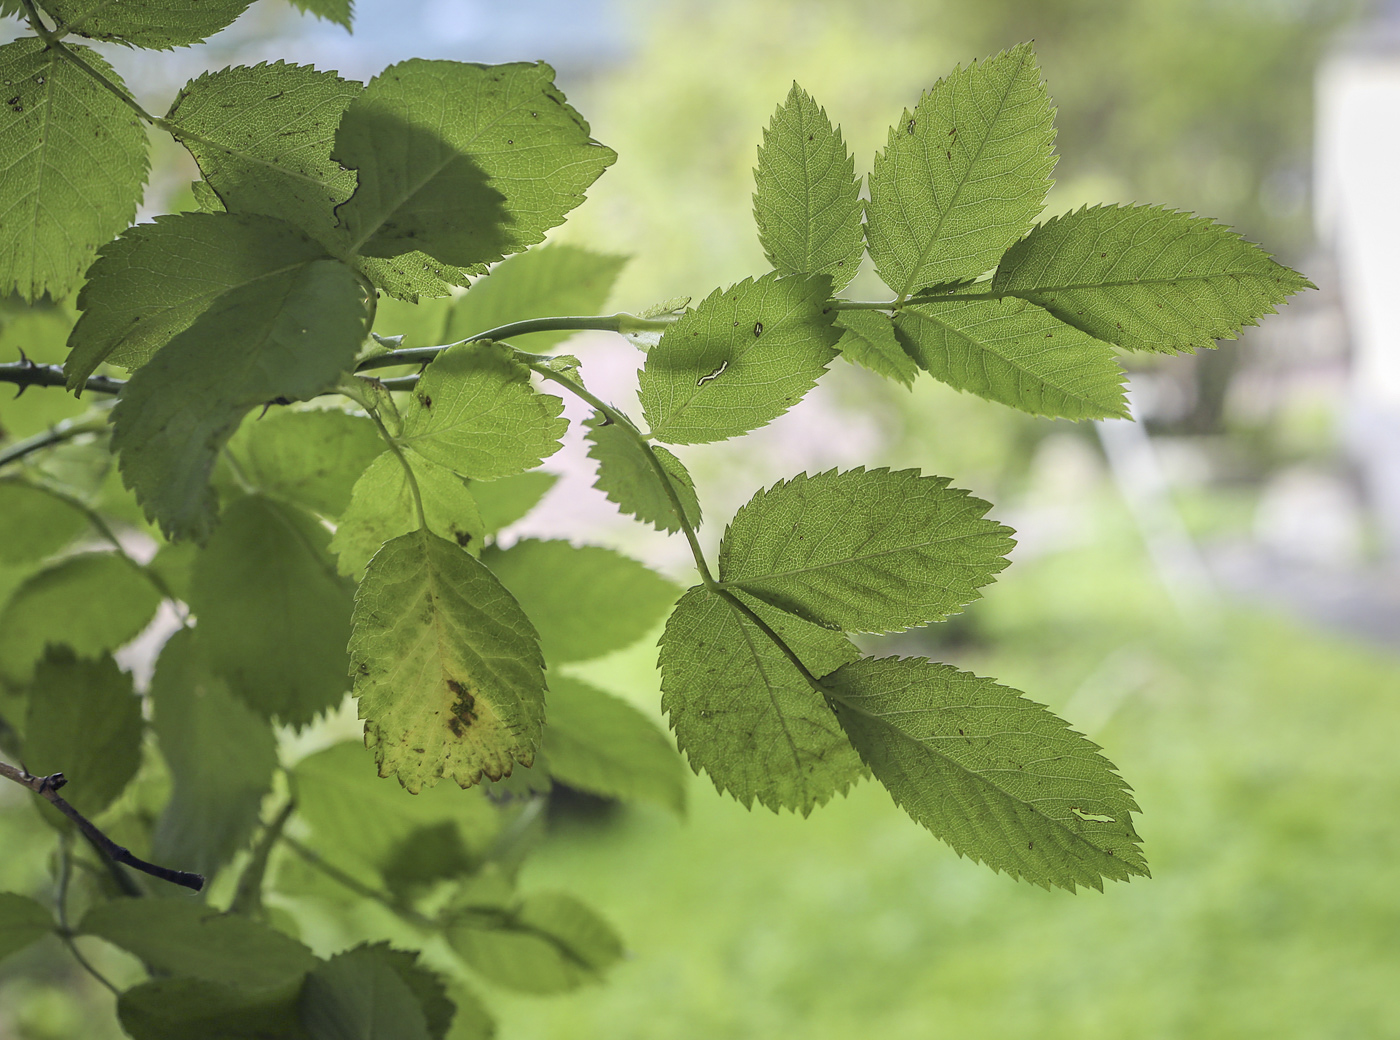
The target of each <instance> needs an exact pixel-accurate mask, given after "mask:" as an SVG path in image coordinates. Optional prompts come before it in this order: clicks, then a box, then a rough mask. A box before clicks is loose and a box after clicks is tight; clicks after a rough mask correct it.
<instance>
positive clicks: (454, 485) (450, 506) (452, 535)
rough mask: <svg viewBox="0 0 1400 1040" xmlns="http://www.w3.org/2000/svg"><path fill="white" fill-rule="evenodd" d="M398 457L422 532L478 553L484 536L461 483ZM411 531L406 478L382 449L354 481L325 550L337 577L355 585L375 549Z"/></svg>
mask: <svg viewBox="0 0 1400 1040" xmlns="http://www.w3.org/2000/svg"><path fill="white" fill-rule="evenodd" d="M381 443H382V442H381ZM404 459H405V461H406V462H407V463H408V465H409V467H410V468H411V469H412V470H413V479H414V480H415V481H417V484H418V494H419V496H420V497H421V498H422V501H423V516H424V517H425V518H426V520H427V522H428V530H429V531H432V532H433V533H434V534H436V535H438V536H440V537H442V538H446V539H448V540H450V541H453V542H456V543H457V544H458V545H460V546H461V547H462V548H463V549H466V550H467V551H468V552H470V553H472V554H473V555H475V554H476V553H478V552H479V551H480V549H481V544H482V540H483V539H484V538H485V537H486V525H485V523H484V521H483V520H482V519H481V514H480V513H479V512H478V511H477V507H476V500H475V499H474V498H473V497H472V493H471V491H469V490H468V489H467V482H466V481H464V480H463V479H462V478H461V477H459V476H457V474H455V473H453V472H452V471H451V470H450V469H447V468H446V467H443V466H439V465H438V464H437V463H435V462H429V461H428V460H427V459H425V458H423V457H421V456H419V455H415V454H414V453H412V452H408V453H406V454H405V456H404ZM417 529H418V509H417V506H416V505H415V504H414V501H413V488H412V486H411V485H410V484H409V482H408V475H407V474H406V473H405V472H404V468H403V463H401V462H400V461H399V460H398V458H397V457H396V456H395V455H394V453H393V452H392V451H386V452H384V453H383V454H381V455H380V456H379V457H378V458H376V459H375V460H374V461H373V462H371V463H370V464H369V467H368V468H367V469H365V471H364V472H363V473H362V474H360V479H359V480H357V481H355V488H354V491H353V492H352V494H351V497H350V505H349V508H347V509H346V510H345V513H344V514H343V515H342V516H341V518H340V522H339V523H338V524H337V525H336V529H335V537H334V538H332V539H331V551H332V552H334V553H335V554H336V556H337V558H338V563H337V565H336V566H337V567H338V569H339V570H340V573H341V574H348V575H350V576H351V577H353V578H354V579H355V580H356V581H359V580H360V579H361V578H362V577H363V576H364V573H365V566H366V565H367V564H368V563H369V560H370V557H371V556H373V555H374V554H375V553H377V552H378V551H379V547H380V546H382V545H383V544H384V543H385V542H388V541H391V540H393V539H394V538H397V537H398V536H399V535H401V534H407V533H408V532H409V531H415V530H417Z"/></svg>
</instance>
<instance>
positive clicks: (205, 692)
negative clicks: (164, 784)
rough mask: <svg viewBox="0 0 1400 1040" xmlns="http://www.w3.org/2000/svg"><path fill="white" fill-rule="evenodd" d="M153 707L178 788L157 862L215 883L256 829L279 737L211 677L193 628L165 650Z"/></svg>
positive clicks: (157, 840)
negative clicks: (217, 874) (193, 873)
mask: <svg viewBox="0 0 1400 1040" xmlns="http://www.w3.org/2000/svg"><path fill="white" fill-rule="evenodd" d="M150 700H151V706H152V708H153V709H154V719H153V722H152V728H153V729H154V730H155V735H156V740H157V741H158V742H159V744H160V751H161V754H162V755H163V756H164V757H165V761H166V763H167V764H168V765H169V766H170V778H171V781H172V786H173V790H172V792H171V795H170V801H169V802H168V803H167V804H166V806H165V809H164V810H163V811H162V812H161V815H160V819H159V820H158V821H157V823H156V829H155V836H154V839H153V841H152V847H151V855H152V857H153V858H154V859H155V860H156V861H158V862H161V863H178V864H180V866H181V868H182V869H185V870H193V871H196V872H198V873H200V874H205V875H209V876H212V875H213V874H215V873H217V872H218V870H219V868H221V867H223V866H224V865H225V864H227V863H228V862H229V860H231V859H232V858H233V856H234V854H235V853H237V852H238V851H239V850H240V849H241V848H243V847H244V845H245V844H246V843H247V841H248V838H249V836H250V835H251V834H252V833H253V828H254V827H256V826H257V823H258V816H259V810H260V809H261V807H262V800H263V796H264V795H266V794H267V793H268V791H270V790H271V789H272V774H273V771H274V770H275V769H276V768H277V741H276V738H275V737H274V735H273V733H272V730H271V729H269V728H268V726H267V723H266V722H264V721H263V720H262V719H261V718H259V717H258V716H257V715H255V714H254V713H253V712H252V711H250V710H249V709H248V708H247V707H246V706H245V705H244V704H243V702H242V701H240V700H238V699H237V698H235V697H234V696H233V694H232V693H231V692H230V691H229V688H228V685H227V683H225V682H223V681H222V680H221V679H219V678H218V677H217V676H215V675H213V674H212V673H211V672H210V671H209V668H208V666H207V665H206V664H205V663H204V661H202V660H201V659H200V654H199V650H198V636H196V634H195V632H194V631H193V630H192V629H182V630H180V631H179V632H176V633H175V634H174V635H173V636H171V637H170V640H169V642H167V643H166V644H165V648H164V649H163V650H162V651H161V654H160V660H159V661H158V662H157V664H156V672H155V676H154V678H152V680H151V690H150Z"/></svg>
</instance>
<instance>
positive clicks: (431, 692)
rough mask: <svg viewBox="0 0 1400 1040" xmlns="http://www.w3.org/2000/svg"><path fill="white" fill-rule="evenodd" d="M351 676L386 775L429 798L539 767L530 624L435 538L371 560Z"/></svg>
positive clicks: (403, 538)
mask: <svg viewBox="0 0 1400 1040" xmlns="http://www.w3.org/2000/svg"><path fill="white" fill-rule="evenodd" d="M350 657H351V674H352V675H354V677H355V695H356V696H357V697H358V698H359V699H360V717H361V718H363V719H365V742H366V744H367V745H368V746H370V747H372V748H374V749H375V757H376V759H377V761H378V762H379V773H380V775H381V776H391V775H397V776H398V779H399V782H400V783H401V784H403V785H404V787H406V788H407V789H408V790H410V791H414V792H417V791H418V790H420V789H421V788H422V787H424V786H432V785H433V784H435V783H436V782H437V781H438V779H439V778H441V777H449V778H450V779H453V780H455V781H457V783H458V784H459V785H461V786H462V787H467V786H469V785H471V784H474V783H476V782H477V781H478V780H480V779H481V777H482V776H483V775H485V776H489V777H490V778H491V779H493V780H498V779H500V778H501V777H503V776H507V775H509V773H510V771H511V769H512V768H513V767H514V765H515V763H516V762H519V763H521V764H523V765H527V766H528V765H529V764H530V763H531V762H533V761H534V757H535V749H536V748H537V747H538V746H539V742H540V731H541V727H542V726H543V724H544V672H543V668H544V659H543V657H541V655H540V649H539V637H538V636H537V635H536V634H535V630H534V627H533V626H532V625H531V624H530V620H529V618H527V617H526V616H525V613H524V612H523V611H522V610H521V609H520V607H519V605H518V604H517V603H516V602H515V600H514V599H513V598H512V597H511V595H510V593H509V592H507V591H506V589H505V586H503V585H502V584H501V583H500V582H499V581H498V580H497V579H496V577H495V575H493V574H492V573H491V572H490V571H489V570H487V568H486V567H485V566H484V565H483V564H482V563H481V562H480V561H478V560H476V559H475V558H474V557H472V556H470V555H469V554H468V553H467V552H466V551H465V550H463V549H462V548H461V547H460V546H458V545H456V544H455V543H453V542H448V541H445V540H444V539H442V538H439V537H437V535H434V534H431V533H429V532H427V531H415V532H413V533H412V534H405V535H400V536H399V537H398V538H395V539H394V540H393V541H391V542H389V543H388V544H387V545H385V546H384V548H383V549H381V550H380V551H379V553H378V554H377V555H376V556H375V557H374V559H373V560H371V561H370V564H369V569H368V570H367V571H366V573H365V578H364V581H363V582H361V583H360V590H359V593H358V594H357V595H356V597H355V615H354V622H353V634H352V636H351V639H350Z"/></svg>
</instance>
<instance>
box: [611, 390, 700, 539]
mask: <svg viewBox="0 0 1400 1040" xmlns="http://www.w3.org/2000/svg"><path fill="white" fill-rule="evenodd" d="M584 425H585V426H586V427H587V428H588V435H587V439H588V441H589V444H590V446H589V449H588V457H589V458H590V459H595V460H596V461H597V463H598V479H597V480H596V481H594V483H593V486H594V487H595V488H597V489H598V490H599V491H601V492H603V494H605V495H607V497H608V500H609V501H610V502H615V503H617V508H618V509H620V510H622V511H623V512H624V513H628V514H630V515H632V516H635V517H636V518H637V519H638V520H640V521H642V522H643V523H646V524H651V525H652V526H653V527H655V528H656V529H657V530H658V531H670V532H671V533H673V534H674V533H676V532H678V531H679V530H680V529H681V523H680V519H679V518H678V517H677V516H676V509H675V506H673V505H672V504H671V498H670V496H669V495H667V494H666V488H665V486H664V485H663V484H662V483H661V479H662V478H661V474H659V473H657V472H656V466H655V465H653V464H652V461H651V459H650V458H649V457H648V452H647V451H646V449H644V448H643V447H642V446H641V445H640V444H638V443H637V441H636V439H635V438H633V437H631V436H629V435H628V433H627V431H626V430H624V429H623V428H622V427H621V426H619V425H618V424H616V423H613V422H610V421H609V420H608V419H607V418H605V417H604V416H603V415H602V414H601V413H598V412H595V413H593V418H591V419H588V420H586V421H585V422H584ZM650 454H654V455H655V456H656V459H657V461H658V462H660V463H661V468H662V469H663V470H665V471H666V478H667V479H668V480H669V481H670V484H671V487H672V489H673V490H674V491H675V493H676V497H677V498H678V499H679V500H680V503H681V509H682V511H683V512H684V514H685V518H686V520H687V521H689V523H690V526H691V527H692V528H696V527H699V526H700V500H699V499H698V498H696V496H695V482H694V481H693V480H691V478H690V474H689V473H688V472H687V471H686V468H685V466H684V465H682V464H681V460H680V459H678V458H676V457H675V456H674V455H672V454H671V453H670V452H669V451H667V450H666V449H665V448H663V447H661V446H660V445H653V446H652V448H651V453H650Z"/></svg>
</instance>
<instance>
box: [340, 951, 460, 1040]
mask: <svg viewBox="0 0 1400 1040" xmlns="http://www.w3.org/2000/svg"><path fill="white" fill-rule="evenodd" d="M357 949H369V950H373V951H374V955H375V957H376V958H377V959H378V960H379V961H380V962H381V963H383V964H387V965H388V966H389V967H390V968H392V969H393V971H394V973H395V974H396V975H398V977H399V978H400V979H402V980H403V982H404V984H405V985H406V986H407V987H408V988H409V991H410V992H412V994H413V997H414V999H415V1000H416V1001H417V1002H418V1006H419V1007H420V1008H421V1009H422V1011H423V1018H424V1020H425V1021H426V1023H427V1026H428V1035H429V1036H430V1037H432V1038H433V1040H443V1037H445V1036H446V1035H447V1031H448V1029H450V1028H451V1027H452V1019H453V1017H454V1013H455V1012H456V1010H457V1009H456V1008H455V1007H454V1006H453V1004H452V1001H451V1000H450V999H449V998H448V996H447V986H446V984H445V983H444V982H443V979H442V976H441V975H439V974H438V973H437V972H435V971H430V970H429V969H427V968H425V967H423V965H422V964H420V963H419V954H418V952H417V951H416V950H395V949H392V948H391V947H390V946H389V944H388V943H375V944H374V945H372V946H368V947H359V948H357ZM351 952H355V951H351Z"/></svg>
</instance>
